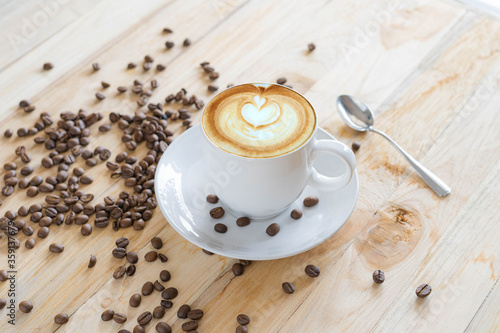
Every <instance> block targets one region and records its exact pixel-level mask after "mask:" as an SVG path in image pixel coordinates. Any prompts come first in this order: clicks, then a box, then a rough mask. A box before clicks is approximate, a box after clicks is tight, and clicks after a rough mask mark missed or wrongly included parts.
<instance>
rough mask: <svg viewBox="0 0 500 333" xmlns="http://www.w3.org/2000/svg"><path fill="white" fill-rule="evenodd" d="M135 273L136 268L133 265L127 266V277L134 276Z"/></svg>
mask: <svg viewBox="0 0 500 333" xmlns="http://www.w3.org/2000/svg"><path fill="white" fill-rule="evenodd" d="M135 271H136V267H135V265H134V264H132V265H129V266H128V267H127V275H128V276H132V275H134V274H135Z"/></svg>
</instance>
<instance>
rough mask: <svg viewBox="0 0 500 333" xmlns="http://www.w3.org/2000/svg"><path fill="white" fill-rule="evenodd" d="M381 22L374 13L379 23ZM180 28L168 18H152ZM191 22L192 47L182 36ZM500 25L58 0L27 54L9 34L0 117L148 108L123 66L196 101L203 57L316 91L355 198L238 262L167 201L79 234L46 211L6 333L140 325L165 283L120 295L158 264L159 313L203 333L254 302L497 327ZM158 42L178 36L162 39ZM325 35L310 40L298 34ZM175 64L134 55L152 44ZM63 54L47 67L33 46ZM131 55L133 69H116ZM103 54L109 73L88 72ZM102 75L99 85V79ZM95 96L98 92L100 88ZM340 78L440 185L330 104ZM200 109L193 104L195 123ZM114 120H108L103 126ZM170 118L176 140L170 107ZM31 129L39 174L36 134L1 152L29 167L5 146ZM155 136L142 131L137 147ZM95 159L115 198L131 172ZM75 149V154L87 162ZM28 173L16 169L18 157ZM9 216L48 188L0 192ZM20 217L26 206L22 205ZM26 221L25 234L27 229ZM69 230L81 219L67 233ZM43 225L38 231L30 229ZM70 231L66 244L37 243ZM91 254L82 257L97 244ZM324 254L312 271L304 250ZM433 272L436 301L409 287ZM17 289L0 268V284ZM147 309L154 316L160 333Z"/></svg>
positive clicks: (438, 6) (255, 309) (298, 7)
mask: <svg viewBox="0 0 500 333" xmlns="http://www.w3.org/2000/svg"><path fill="white" fill-rule="evenodd" d="M1 9H2V11H3V12H2V13H4V12H5V19H4V20H2V22H0V27H2V30H5V31H8V32H13V33H16V31H17V30H16V29H18V28H19V26H18V25H16V24H13V22H19V20H22V18H23V17H31V16H32V15H33V13H35V12H37V11H38V10H39V5H37V4H36V3H34V2H25V3H20V2H19V3H18V2H9V3H6V4H4V5H2V7H1ZM377 19H378V21H377ZM166 26H167V27H170V28H172V29H173V30H174V33H173V34H163V33H162V29H163V27H166ZM187 37H189V38H190V39H191V40H192V45H191V46H190V47H182V46H181V44H182V41H183V40H184V39H185V38H187ZM499 37H500V23H499V22H498V21H497V20H495V19H493V18H491V17H485V16H483V15H482V14H480V13H479V12H476V11H470V10H469V9H464V7H462V6H461V5H457V4H451V3H444V2H434V1H433V2H431V1H422V2H418V3H413V2H409V1H402V2H396V5H394V2H392V1H385V0H377V1H365V0H363V1H356V2H348V1H333V2H331V1H326V0H317V1H310V2H307V3H306V2H303V1H299V0H290V1H273V2H266V3H265V4H264V3H262V2H258V1H244V0H241V1H240V0H238V1H236V0H212V1H202V0H194V1H189V2H186V1H180V0H170V1H148V2H144V3H141V5H140V6H139V5H137V3H136V2H132V1H122V2H120V5H119V6H118V5H117V4H116V2H111V1H100V2H87V3H85V4H83V3H73V2H72V3H67V4H64V6H61V11H60V12H58V14H57V15H56V16H54V18H53V19H51V20H50V21H49V22H48V24H47V25H46V28H43V29H40V30H39V32H38V33H37V35H36V37H34V38H32V39H30V41H29V43H26V44H23V46H22V47H21V48H20V49H18V50H13V49H9V46H8V45H7V44H5V43H3V44H2V47H0V51H3V52H0V54H2V56H0V59H1V60H2V66H0V76H1V77H2V78H6V79H3V80H1V82H0V92H1V93H0V102H1V104H2V107H3V109H2V112H1V113H0V119H1V120H2V126H1V127H0V130H1V131H2V132H3V131H4V130H5V129H7V128H12V129H14V130H15V129H17V128H19V127H30V126H32V124H34V122H35V121H36V120H37V118H38V116H39V114H40V112H44V111H46V112H49V113H50V114H52V115H53V117H54V118H56V117H57V115H58V114H59V113H61V112H63V111H66V110H71V111H77V110H78V109H80V108H85V109H86V110H87V111H89V112H102V113H103V114H104V115H105V116H106V117H107V115H108V114H109V113H110V112H111V111H115V112H120V113H130V114H133V113H134V112H135V111H137V110H138V109H139V108H138V106H137V104H136V99H137V96H136V95H134V94H132V93H131V92H127V93H125V94H122V95H119V94H118V93H117V92H116V87H117V86H119V85H125V86H128V87H131V84H132V81H133V80H134V79H140V80H142V81H143V82H144V83H145V85H148V84H149V83H150V81H151V80H152V79H153V78H155V79H157V80H158V81H159V83H160V86H159V88H158V89H156V90H154V92H153V96H152V97H151V101H152V102H163V100H164V98H165V97H166V96H167V95H168V94H170V93H175V92H177V91H178V90H179V89H180V88H182V87H184V88H186V89H187V90H188V92H189V93H190V94H191V93H195V94H196V95H197V96H198V97H200V98H202V99H204V100H205V101H207V100H208V99H209V98H210V96H212V94H211V93H209V92H208V91H207V89H206V86H207V84H209V80H207V79H206V77H205V75H204V74H203V73H202V71H201V70H200V67H199V63H200V62H202V61H210V62H211V63H212V64H213V65H214V66H215V68H216V69H217V71H219V72H220V73H221V77H220V78H219V79H218V80H217V81H215V84H217V85H218V86H219V87H220V88H221V89H222V88H224V87H225V86H226V85H227V84H228V83H239V82H249V81H275V80H276V79H277V78H278V77H281V76H285V77H287V78H288V82H287V83H288V84H291V85H292V86H293V87H294V88H296V89H297V90H298V91H300V92H302V93H304V94H305V95H306V97H308V98H309V99H310V100H311V101H312V103H313V105H315V108H316V110H317V112H318V117H319V119H320V125H321V126H322V127H324V128H326V129H327V130H328V131H329V132H331V133H332V134H333V135H334V136H336V137H337V138H338V139H339V140H341V141H343V142H345V143H346V144H350V143H351V142H352V141H354V140H357V141H359V142H361V149H360V150H359V151H358V152H357V153H356V155H357V162H358V173H359V179H360V194H359V199H358V203H357V205H356V209H355V211H354V212H353V214H352V216H351V218H350V219H349V220H348V222H347V223H346V224H345V225H344V227H343V228H342V229H341V230H340V231H339V232H338V233H336V234H335V235H334V236H332V237H331V238H330V239H329V240H327V241H326V242H325V243H323V244H322V245H320V246H318V247H316V248H314V249H312V250H310V251H307V252H305V253H302V254H300V255H297V256H294V257H291V258H285V259H281V260H275V261H264V262H254V263H253V264H252V265H251V266H250V267H248V268H247V269H246V270H245V273H244V275H243V276H239V277H235V276H234V275H233V273H232V272H231V266H232V264H233V263H234V262H235V260H234V259H229V258H224V257H220V256H217V255H214V256H208V255H206V254H204V253H203V252H202V251H201V250H200V249H199V248H197V247H196V246H194V245H192V244H190V243H188V242H187V241H185V240H184V239H183V238H182V237H181V236H179V235H178V234H177V233H176V232H175V231H174V230H173V229H172V228H170V226H169V225H168V223H167V222H166V221H165V220H164V218H163V217H162V216H161V213H160V212H159V211H157V212H155V215H154V217H153V219H152V220H151V221H149V222H148V223H147V227H146V228H145V229H144V230H143V231H141V232H137V231H135V230H131V229H122V230H120V231H119V232H114V231H112V230H111V228H108V229H105V230H99V229H94V232H93V234H92V235H91V236H90V237H83V236H81V235H80V230H79V226H76V225H70V226H68V225H62V226H60V227H51V232H50V235H49V237H48V238H47V239H38V238H37V239H36V241H37V244H36V247H35V248H34V249H32V250H27V249H26V248H25V247H24V241H25V240H26V239H27V237H26V236H24V235H19V237H18V238H19V240H20V241H21V243H22V246H21V248H20V249H18V250H17V263H16V264H17V270H18V275H17V278H18V279H17V297H16V300H17V302H20V301H21V300H30V301H32V302H33V304H34V309H33V311H32V312H31V313H30V314H24V313H21V312H20V311H17V312H16V316H17V318H16V327H15V330H14V329H13V328H12V327H11V326H10V325H8V324H7V322H6V321H5V314H6V313H7V311H6V310H7V309H3V310H0V314H1V315H2V316H3V317H4V319H2V321H0V330H1V331H2V332H4V331H6V332H11V331H12V332H14V331H16V332H37V331H38V332H49V331H58V332H108V331H118V330H119V329H121V328H126V329H129V330H132V329H133V327H134V326H135V325H136V319H137V316H138V315H139V314H140V313H142V312H143V311H146V310H149V311H152V310H153V308H154V307H155V306H157V305H158V304H159V302H160V299H161V297H160V295H159V293H156V292H155V293H153V294H152V295H150V296H146V297H143V300H142V303H141V306H140V307H139V308H131V307H130V306H129V305H128V300H129V297H130V296H131V295H132V294H133V293H136V292H140V290H141V287H142V285H143V284H144V282H146V281H151V282H154V281H155V280H157V279H158V274H159V272H160V271H161V270H162V269H167V270H169V271H170V272H171V274H172V279H171V280H170V281H169V282H168V283H165V286H167V287H168V286H175V287H176V288H178V289H179V296H178V297H177V298H176V299H175V300H174V307H173V308H171V309H169V310H167V312H166V315H165V317H164V318H163V319H162V320H163V321H166V322H167V323H169V324H170V325H171V326H172V328H173V331H180V330H181V325H182V323H183V322H185V320H182V319H179V318H177V316H176V312H177V309H178V307H179V306H180V305H182V304H184V303H187V304H190V305H191V306H192V307H193V308H194V307H199V308H201V309H203V311H204V312H205V316H204V318H203V319H202V320H201V321H200V329H199V331H202V332H230V331H234V330H235V328H236V326H237V323H236V320H235V318H236V316H237V315H238V314H239V313H246V314H248V315H249V316H250V317H251V318H252V322H251V323H250V325H249V331H252V332H309V331H326V332H334V331H339V332H340V331H342V332H344V331H352V332H359V331H368V330H372V331H383V332H394V331H429V329H431V328H432V329H433V330H437V331H443V332H445V331H449V332H457V331H465V330H469V331H477V332H484V331H496V330H498V329H499V325H500V322H499V320H498V318H499V313H498V305H499V301H500V297H499V296H500V292H499V288H498V280H499V277H500V274H499V272H500V267H499V264H500V263H499V261H498V259H497V258H498V257H499V255H500V253H499V250H500V249H499V246H498V244H497V238H498V237H497V236H498V234H499V232H500V230H499V227H498V224H497V223H494V221H496V219H497V218H496V217H497V216H498V214H499V213H500V211H499V206H498V202H497V201H498V199H496V198H498V196H499V190H498V189H499V185H500V184H498V173H499V171H500V170H499V168H500V156H499V154H498V151H499V150H500V146H499V143H500V137H499V135H500V134H499V133H498V128H499V126H500V116H499V114H498V112H497V110H496V109H497V105H498V104H499V102H500V94H498V93H497V91H498V89H497V88H498V82H500V81H498V80H499V78H500V76H499V73H500V56H499V50H500V38H499ZM166 40H172V41H174V42H175V44H176V45H175V47H174V48H172V49H171V50H166V49H165V46H164V43H165V41H166ZM310 42H314V43H315V44H316V46H317V48H316V50H315V51H314V52H312V53H309V52H307V44H308V43H310ZM146 54H150V55H152V56H153V57H154V58H155V64H157V63H162V64H165V65H166V66H167V69H166V70H165V71H163V72H157V71H156V70H155V69H154V68H153V69H151V70H150V71H143V70H142V68H140V67H141V65H142V61H143V58H144V56H145V55H146ZM46 61H51V62H53V63H54V65H55V68H54V69H53V70H51V71H49V72H44V71H41V66H42V64H43V63H44V62H46ZM130 61H135V62H137V63H139V66H138V68H136V69H133V70H127V69H126V65H127V63H128V62H130ZM93 62H99V63H100V64H101V65H102V69H101V70H100V71H98V72H93V71H92V70H91V64H92V63H93ZM103 80H105V81H108V82H109V83H111V87H110V88H107V89H103V88H102V87H101V85H100V82H101V81H103ZM98 91H100V92H102V93H104V94H105V95H106V99H105V100H103V101H101V102H97V101H96V99H95V96H94V95H95V93H96V92H98ZM342 93H349V94H353V95H355V96H357V97H359V98H360V99H362V100H364V101H365V102H366V103H367V104H368V105H369V106H370V107H371V108H372V109H373V110H374V112H375V115H376V122H375V123H376V127H377V128H379V129H381V130H384V131H386V132H387V133H388V134H389V135H391V136H392V137H393V138H394V139H396V141H397V142H398V143H400V144H401V145H402V146H403V147H405V149H407V150H408V151H409V152H410V153H411V154H412V155H414V156H415V157H416V158H417V159H419V160H420V161H422V163H423V164H424V165H426V166H427V167H428V168H429V169H430V170H432V171H433V172H435V173H436V174H438V175H439V176H440V177H441V178H442V179H443V180H445V181H446V182H447V183H448V184H449V185H450V186H451V187H452V189H453V192H452V194H451V195H450V196H449V197H446V198H444V199H441V198H438V197H437V196H435V195H434V194H433V192H432V191H431V190H430V189H428V188H427V187H426V185H425V183H423V181H422V180H420V179H419V178H418V176H417V175H416V174H415V173H414V172H413V170H412V169H411V168H409V167H408V165H407V164H406V162H405V160H404V159H403V158H402V157H400V156H399V155H398V154H397V153H396V152H395V151H394V150H393V148H392V147H391V146H390V145H389V144H388V143H386V142H384V140H383V138H381V137H378V136H376V134H373V133H372V134H359V133H355V132H354V131H352V130H350V129H348V128H347V127H346V126H345V125H343V123H342V122H341V120H340V118H339V117H338V115H337V113H336V112H335V99H336V97H337V96H338V95H339V94H342ZM26 98H28V99H30V100H31V101H32V102H33V104H34V105H36V107H37V110H36V111H35V112H33V113H31V114H25V113H24V112H22V110H20V109H19V108H18V107H17V104H18V102H19V101H20V100H21V99H26ZM198 119H199V112H194V113H193V121H194V122H195V123H196V122H197V121H198ZM108 122H109V121H108V120H107V118H105V119H103V120H102V121H101V122H100V123H99V124H103V123H108ZM97 127H98V125H97V124H96V125H94V126H93V127H92V130H91V133H92V139H91V144H90V145H89V147H90V148H94V147H97V146H99V145H102V146H105V147H106V148H109V149H110V150H111V151H112V152H113V156H112V159H113V158H114V156H116V154H118V153H119V152H121V151H124V150H126V148H125V146H124V144H123V143H122V142H121V140H120V136H121V134H120V131H119V130H118V129H117V128H113V129H112V131H111V132H109V133H105V134H102V133H100V132H98V131H97ZM169 127H170V128H171V129H172V130H173V131H174V132H175V136H177V135H179V134H180V133H182V131H183V129H182V126H180V124H179V123H175V122H172V123H171V124H170V125H169ZM19 145H25V146H26V147H27V150H28V152H29V153H30V154H31V155H32V156H33V161H32V162H31V163H30V165H31V166H32V167H33V168H34V169H35V173H37V174H38V173H40V174H41V175H43V176H44V177H46V176H49V175H53V174H54V172H55V168H53V169H50V170H46V169H44V168H42V167H41V166H40V160H41V159H42V158H43V157H44V156H46V155H47V151H46V150H45V149H44V148H43V147H40V146H38V145H35V144H34V143H33V141H32V137H28V138H18V137H16V135H14V136H13V137H12V138H10V139H7V138H1V139H0V149H2V150H3V151H4V154H3V155H2V156H3V158H2V162H3V163H6V162H12V161H15V162H16V163H17V164H18V165H20V166H21V165H22V164H23V163H22V162H21V161H20V160H19V158H17V157H16V156H15V155H14V153H13V151H14V149H15V148H16V147H17V146H19ZM146 151H147V149H146V147H145V146H144V145H141V146H140V147H139V148H138V149H137V150H136V151H135V152H133V155H134V156H137V157H138V158H141V157H143V156H144V155H145V153H146ZM103 164H104V163H102V162H101V163H99V164H98V165H97V166H96V167H94V168H89V167H86V166H84V168H85V169H86V174H89V175H91V176H92V177H93V178H94V179H95V181H94V183H93V184H92V185H87V186H83V189H84V190H85V191H89V192H92V193H94V194H95V195H96V199H95V200H94V204H95V203H97V202H100V201H102V198H103V197H105V196H107V195H111V196H116V195H117V194H118V193H119V192H120V191H121V190H122V189H123V188H124V185H123V182H122V180H113V179H110V178H109V175H110V172H109V171H108V170H107V169H106V168H105V166H104V165H103ZM76 165H78V166H79V165H82V163H81V160H79V161H78V162H77V163H76ZM18 170H19V168H18ZM4 173H5V171H2V172H1V175H3V174H4ZM2 200H3V204H2V206H1V209H0V213H2V214H3V213H5V212H6V211H7V210H8V209H17V207H18V206H19V205H20V204H25V205H30V204H32V203H40V202H42V201H43V196H42V195H38V196H37V197H36V198H28V197H27V196H26V194H25V190H20V189H17V190H16V191H15V193H14V194H13V195H12V196H10V197H6V198H2ZM26 220H27V223H31V222H29V221H28V220H29V218H28V219H26ZM31 225H33V227H34V229H35V232H36V231H37V230H38V226H36V225H35V224H33V223H31ZM69 229H72V230H69ZM124 236H126V237H128V238H129V239H130V245H129V247H128V250H132V251H135V252H137V253H138V255H139V258H140V261H139V263H138V264H137V273H136V274H135V275H134V276H132V277H127V278H125V279H120V280H115V279H113V278H112V274H113V271H114V270H115V268H116V267H117V266H118V265H120V264H122V261H120V260H118V259H116V258H114V257H113V256H112V255H111V251H112V249H113V248H114V240H115V239H116V238H119V237H124ZM153 236H159V237H161V238H162V239H163V241H164V243H165V245H164V247H163V248H162V249H161V250H160V252H162V253H165V254H166V255H167V256H168V258H169V260H168V262H166V263H160V262H159V261H157V262H154V263H148V262H145V261H144V260H143V258H144V255H145V253H147V252H148V251H150V250H152V247H151V244H150V243H149V240H150V239H151V238H152V237H153ZM35 238H36V237H35ZM53 242H61V243H63V244H64V245H65V251H64V252H63V253H61V254H59V255H56V254H52V253H50V252H48V246H49V244H51V243H53ZM6 248H7V244H6V240H5V237H3V238H2V239H0V251H1V252H0V253H1V260H2V262H1V263H0V269H3V268H4V265H5V264H6V258H5V253H6ZM91 253H92V254H95V255H96V256H97V265H96V267H94V268H92V269H88V268H87V264H88V259H89V256H90V254H91ZM311 263H312V264H315V265H317V266H318V267H320V269H321V275H320V277H318V278H316V279H311V278H309V277H307V276H306V275H305V274H304V272H303V270H304V267H305V266H306V265H307V264H311ZM374 269H383V270H384V271H385V272H386V282H385V283H384V284H382V285H374V284H373V282H372V280H371V273H372V271H373V270H374ZM284 281H290V282H293V283H294V285H295V287H296V292H295V293H294V294H293V295H287V294H285V293H283V291H282V290H281V283H282V282H284ZM423 282H427V283H429V284H431V286H432V287H433V292H432V294H431V296H430V297H429V298H427V299H417V298H416V296H415V294H414V291H415V288H416V286H417V285H418V284H420V283H423ZM7 289H8V286H7V284H6V283H5V282H4V283H0V298H2V297H3V298H6V294H7ZM105 309H114V310H115V311H117V312H122V313H125V314H126V315H127V316H128V320H127V322H126V323H124V324H123V325H119V324H117V323H114V322H112V321H111V322H103V321H101V320H100V315H101V313H102V311H104V310H105ZM61 312H65V313H67V314H68V315H70V321H69V322H68V323H67V324H66V325H63V326H59V325H56V324H55V323H54V321H53V318H54V316H55V315H56V314H58V313H61ZM157 322H158V320H153V322H152V323H151V324H149V325H148V326H149V327H148V330H149V331H153V330H154V328H153V327H154V325H156V323H157Z"/></svg>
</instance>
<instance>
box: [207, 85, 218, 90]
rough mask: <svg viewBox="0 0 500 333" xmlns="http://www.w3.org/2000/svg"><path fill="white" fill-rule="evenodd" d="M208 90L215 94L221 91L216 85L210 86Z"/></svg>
mask: <svg viewBox="0 0 500 333" xmlns="http://www.w3.org/2000/svg"><path fill="white" fill-rule="evenodd" d="M207 89H208V91H211V92H215V91H217V90H219V87H217V86H216V85H213V84H209V85H208V87H207Z"/></svg>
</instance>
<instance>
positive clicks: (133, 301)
mask: <svg viewBox="0 0 500 333" xmlns="http://www.w3.org/2000/svg"><path fill="white" fill-rule="evenodd" d="M141 301H142V296H141V295H139V294H133V295H132V296H130V300H129V301H128V303H129V304H130V306H131V307H133V308H137V307H139V305H141Z"/></svg>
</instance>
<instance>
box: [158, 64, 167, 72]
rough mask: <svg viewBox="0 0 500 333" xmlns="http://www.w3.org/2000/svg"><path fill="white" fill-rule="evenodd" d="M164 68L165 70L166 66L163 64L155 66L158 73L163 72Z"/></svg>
mask: <svg viewBox="0 0 500 333" xmlns="http://www.w3.org/2000/svg"><path fill="white" fill-rule="evenodd" d="M166 68H167V66H165V65H163V64H158V65H156V70H157V71H159V72H161V71H164V70H165V69H166Z"/></svg>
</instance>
